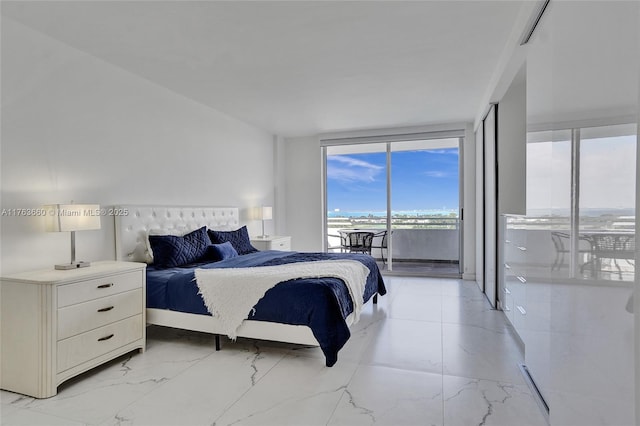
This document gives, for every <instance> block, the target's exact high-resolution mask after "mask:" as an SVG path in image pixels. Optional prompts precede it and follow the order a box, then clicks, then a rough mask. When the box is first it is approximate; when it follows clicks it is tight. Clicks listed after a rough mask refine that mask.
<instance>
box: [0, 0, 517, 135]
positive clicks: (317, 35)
mask: <svg viewBox="0 0 640 426" xmlns="http://www.w3.org/2000/svg"><path fill="white" fill-rule="evenodd" d="M522 4H523V3H522V2H520V1H495V2H494V1H478V0H476V1H450V0H449V1H413V2H403V1H383V2H369V1H366V2H365V1H354V2H334V1H328V2H326V1H319V2H315V1H313V2H312V1H301V2H292V1H284V2H275V1H259V2H238V1H235V2H220V1H210V2H207V1H200V2H191V1H165V2H156V1H152V2H148V1H125V2H113V1H106V2H101V1H84V2H82V1H78V2H60V1H45V2H30V1H29V2H9V1H3V2H2V14H3V15H5V16H7V17H9V18H11V19H14V20H16V21H18V22H21V23H22V24H24V25H27V26H29V27H32V28H34V29H36V30H38V31H41V32H43V33H45V34H47V35H49V36H51V37H53V38H55V39H58V40H60V41H62V42H64V43H67V44H68V45H71V46H73V47H75V48H77V49H80V50H82V51H84V52H87V53H89V54H91V55H94V56H96V57H99V58H102V59H104V60H106V61H108V62H110V63H112V64H115V65H117V66H119V67H121V68H123V69H126V70H128V71H130V72H132V73H135V74H137V75H139V76H142V77H143V78H145V79H148V80H150V81H153V82H154V83H156V84H159V85H161V86H163V87H166V88H168V89H170V90H172V91H175V92H178V93H180V94H183V95H184V96H187V97H189V98H191V99H193V100H196V101H198V102H200V103H202V104H205V105H208V106H210V107H212V108H215V109H217V110H219V111H222V112H224V113H226V114H229V115H231V116H234V117H236V118H238V119H241V120H243V121H245V122H248V123H251V124H253V125H256V126H258V127H260V128H263V129H265V130H267V131H269V132H271V133H274V134H279V135H282V136H301V135H313V134H318V133H323V132H334V131H344V130H357V129H366V128H385V127H399V126H411V125H425V124H436V123H447V122H463V121H473V119H474V116H475V114H476V113H477V111H478V109H479V108H480V104H481V102H482V98H483V95H485V92H486V90H487V87H488V86H489V85H490V81H491V78H492V75H493V73H494V71H495V69H496V64H497V63H498V60H499V58H500V54H501V53H502V51H503V49H504V48H505V44H506V42H507V39H508V38H509V35H510V33H511V32H512V27H513V25H514V23H515V22H516V17H517V15H518V12H519V10H520V7H521V6H522Z"/></svg>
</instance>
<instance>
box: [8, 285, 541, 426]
mask: <svg viewBox="0 0 640 426" xmlns="http://www.w3.org/2000/svg"><path fill="white" fill-rule="evenodd" d="M385 280H386V282H387V286H388V288H389V293H388V294H387V295H386V296H385V297H381V298H379V303H378V305H377V306H374V305H372V304H371V303H368V304H367V305H366V306H365V310H364V311H363V314H362V318H361V320H360V322H359V323H358V324H356V325H355V326H354V328H353V333H352V337H351V339H350V340H349V342H347V344H346V346H345V347H344V348H343V349H342V350H341V352H340V354H339V360H338V363H337V364H336V365H335V366H334V367H332V368H327V367H325V365H324V359H323V356H322V353H321V351H320V350H319V349H318V348H312V347H302V346H296V345H289V344H283V343H275V342H265V341H252V340H245V339H238V341H237V342H235V343H233V342H231V341H228V340H224V339H223V347H222V350H221V351H219V352H216V351H215V349H214V339H213V337H212V336H210V335H207V334H203V333H197V332H189V331H182V330H175V329H169V328H163V327H155V326H152V327H149V328H148V329H147V333H148V334H147V336H148V340H147V350H146V352H144V353H142V354H139V353H137V352H133V353H131V354H128V355H126V356H123V357H121V358H118V359H116V360H114V361H112V362H110V363H107V364H106V365H104V366H101V367H98V368H96V369H93V370H91V371H89V372H87V373H85V374H83V375H81V376H80V377H77V378H74V379H72V380H70V381H68V382H66V383H64V384H63V385H62V386H60V387H59V389H58V395H56V396H55V397H52V398H49V399H42V400H38V399H34V398H31V397H25V396H21V395H18V394H15V393H11V392H6V391H2V392H1V394H0V396H1V398H0V403H1V406H0V407H1V411H0V423H1V424H2V425H102V426H107V425H216V426H221V425H278V426H281V425H349V426H351V425H371V424H376V425H394V426H398V425H447V426H449V425H451V426H453V425H460V426H468V425H487V426H489V425H518V426H525V425H532V426H537V425H540V426H544V425H545V424H546V423H545V420H544V417H543V415H542V414H541V412H540V410H539V408H538V406H537V404H536V402H535V401H534V399H533V397H532V396H531V392H530V390H529V388H528V387H527V385H526V384H525V382H524V379H523V377H522V375H521V373H520V371H519V369H518V363H520V362H521V361H522V360H521V357H522V355H521V352H520V350H519V348H518V346H517V344H516V343H515V341H514V340H513V337H512V335H511V333H510V330H509V328H508V326H507V324H506V320H505V319H504V317H503V315H502V313H501V312H498V311H495V310H491V309H490V307H489V305H488V303H487V301H486V300H485V299H484V296H483V295H482V294H481V293H480V292H479V290H478V288H477V287H476V285H475V283H472V282H464V281H461V280H454V279H443V278H415V277H386V279H385Z"/></svg>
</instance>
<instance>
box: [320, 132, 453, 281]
mask: <svg viewBox="0 0 640 426" xmlns="http://www.w3.org/2000/svg"><path fill="white" fill-rule="evenodd" d="M464 138H465V136H464V130H460V131H452V132H431V133H424V134H420V137H417V136H415V135H406V137H404V138H403V137H402V135H397V136H392V137H389V138H386V139H391V140H384V138H379V137H372V138H371V139H375V140H369V138H352V139H353V141H352V143H349V139H348V138H347V139H337V140H326V141H322V140H321V150H322V202H321V204H322V210H323V215H322V232H323V239H322V250H323V251H325V252H326V251H327V250H328V241H327V238H326V237H327V235H328V231H329V229H328V221H327V211H328V201H327V196H328V194H327V148H328V147H331V146H336V145H360V144H371V143H380V144H382V143H384V144H385V150H384V152H385V153H386V190H387V193H386V196H387V200H386V201H387V203H386V204H387V212H386V213H387V214H386V231H387V253H388V254H387V270H388V271H392V270H393V255H392V253H393V251H392V250H393V233H392V230H393V229H392V228H393V227H392V225H393V224H392V216H391V207H392V188H391V185H392V166H391V154H392V152H393V151H392V144H393V143H394V142H409V141H418V140H425V141H428V140H438V139H457V148H458V228H457V231H458V238H457V239H458V272H457V275H460V276H462V271H463V270H464V268H463V261H464V257H463V253H464V250H463V249H464V247H463V243H464V216H463V214H464V167H463V165H464V151H463V148H464ZM323 142H324V143H323ZM332 142H333V143H332ZM381 152H383V151H382V150H381Z"/></svg>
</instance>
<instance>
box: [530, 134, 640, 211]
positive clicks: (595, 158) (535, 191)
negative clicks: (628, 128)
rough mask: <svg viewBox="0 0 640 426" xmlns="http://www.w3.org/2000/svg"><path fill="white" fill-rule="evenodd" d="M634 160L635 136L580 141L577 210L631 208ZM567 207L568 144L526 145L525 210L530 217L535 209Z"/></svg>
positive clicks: (569, 176)
mask: <svg viewBox="0 0 640 426" xmlns="http://www.w3.org/2000/svg"><path fill="white" fill-rule="evenodd" d="M549 159H551V161H549ZM635 160H636V137H635V135H632V136H616V137H607V138H593V139H584V140H582V141H581V143H580V208H581V209H632V208H634V207H635V192H636V188H635V185H634V184H633V182H635V179H636V178H635V176H636V164H635ZM570 207H571V143H570V142H569V141H568V140H567V141H558V142H553V143H552V142H541V143H529V144H527V210H528V211H531V212H532V214H533V213H534V212H535V211H536V210H549V209H550V208H553V209H562V210H567V209H569V208H570Z"/></svg>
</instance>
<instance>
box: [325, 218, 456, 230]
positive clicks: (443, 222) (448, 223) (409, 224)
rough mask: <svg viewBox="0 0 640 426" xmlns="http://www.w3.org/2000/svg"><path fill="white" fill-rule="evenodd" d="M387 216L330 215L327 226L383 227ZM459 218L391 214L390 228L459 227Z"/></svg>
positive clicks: (330, 227) (332, 227)
mask: <svg viewBox="0 0 640 426" xmlns="http://www.w3.org/2000/svg"><path fill="white" fill-rule="evenodd" d="M386 227H387V218H386V217H379V216H366V217H330V218H327V228H328V229H329V230H332V229H356V228H367V229H385V228H386ZM459 227H460V219H458V218H457V217H444V216H404V215H401V216H393V217H391V228H392V229H456V230H457V229H459Z"/></svg>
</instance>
